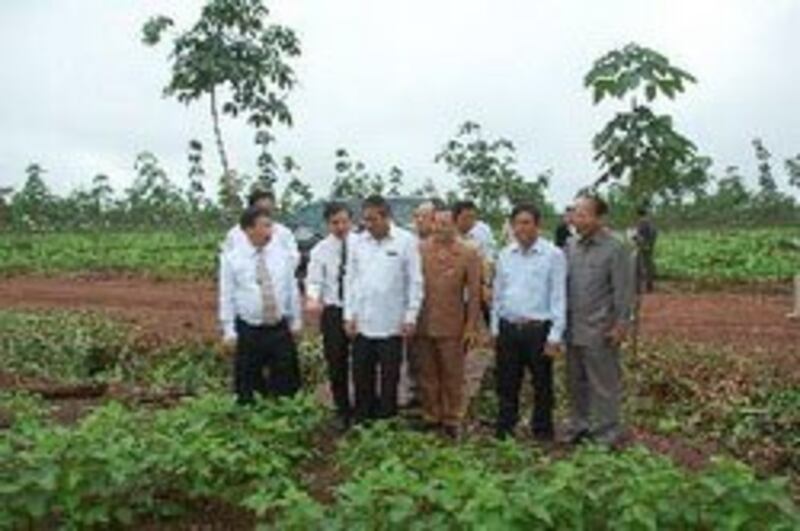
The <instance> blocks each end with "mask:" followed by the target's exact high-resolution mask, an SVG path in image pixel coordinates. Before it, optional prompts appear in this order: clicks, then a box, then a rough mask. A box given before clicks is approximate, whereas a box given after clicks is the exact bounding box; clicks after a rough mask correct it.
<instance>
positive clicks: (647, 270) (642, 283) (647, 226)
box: [633, 207, 658, 293]
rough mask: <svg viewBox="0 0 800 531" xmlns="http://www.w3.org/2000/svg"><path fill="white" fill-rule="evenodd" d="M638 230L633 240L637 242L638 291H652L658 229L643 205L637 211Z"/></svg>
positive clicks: (654, 276)
mask: <svg viewBox="0 0 800 531" xmlns="http://www.w3.org/2000/svg"><path fill="white" fill-rule="evenodd" d="M637 214H638V216H639V219H638V221H637V222H636V231H635V232H634V236H633V240H634V242H635V243H636V251H637V253H636V279H637V292H638V293H652V291H653V285H654V283H655V278H656V262H655V249H656V239H657V238H658V231H657V230H656V227H655V225H654V224H653V221H652V220H651V219H650V217H649V216H648V214H647V209H646V208H644V207H642V208H640V209H639V210H638V211H637Z"/></svg>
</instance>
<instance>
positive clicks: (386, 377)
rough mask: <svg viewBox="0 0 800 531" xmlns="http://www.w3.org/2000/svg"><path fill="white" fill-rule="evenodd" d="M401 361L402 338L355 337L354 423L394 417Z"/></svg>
mask: <svg viewBox="0 0 800 531" xmlns="http://www.w3.org/2000/svg"><path fill="white" fill-rule="evenodd" d="M402 359H403V340H402V338H401V337H399V336H398V337H390V338H386V339H371V338H367V337H364V336H363V335H358V336H356V339H355V342H354V343H353V376H354V380H355V387H356V407H355V417H356V421H359V422H362V421H365V420H369V419H377V418H390V417H394V416H395V415H397V387H398V384H399V383H400V365H401V362H402ZM378 383H380V385H378Z"/></svg>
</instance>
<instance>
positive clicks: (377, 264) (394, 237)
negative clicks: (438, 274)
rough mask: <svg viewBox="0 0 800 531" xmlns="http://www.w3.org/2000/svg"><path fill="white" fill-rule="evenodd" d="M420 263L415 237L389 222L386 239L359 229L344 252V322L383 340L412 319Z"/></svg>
mask: <svg viewBox="0 0 800 531" xmlns="http://www.w3.org/2000/svg"><path fill="white" fill-rule="evenodd" d="M422 294H423V289H422V266H421V264H420V257H419V246H418V243H417V239H416V238H415V237H414V236H413V235H412V234H411V233H410V232H409V231H407V230H405V229H401V228H400V227H397V226H396V225H392V226H391V228H390V229H389V233H388V234H387V235H386V237H385V238H383V239H381V240H376V239H375V238H374V237H373V236H372V235H371V234H370V233H369V232H366V231H365V232H363V233H361V234H360V235H359V236H358V237H357V238H356V241H355V244H354V245H353V250H352V252H350V253H349V259H348V265H347V274H346V276H345V306H344V318H345V320H346V321H355V323H356V327H357V329H358V333H359V334H361V335H363V336H365V337H368V338H371V339H384V338H389V337H392V336H398V335H400V334H401V333H402V329H403V325H404V324H414V323H416V321H417V315H418V314H419V310H420V306H421V305H422Z"/></svg>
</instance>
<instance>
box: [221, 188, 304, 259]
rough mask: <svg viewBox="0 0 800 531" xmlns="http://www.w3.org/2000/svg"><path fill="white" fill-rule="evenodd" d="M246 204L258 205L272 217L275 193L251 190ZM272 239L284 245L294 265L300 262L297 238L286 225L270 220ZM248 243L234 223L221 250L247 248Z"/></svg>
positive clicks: (249, 205)
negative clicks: (238, 247)
mask: <svg viewBox="0 0 800 531" xmlns="http://www.w3.org/2000/svg"><path fill="white" fill-rule="evenodd" d="M247 206H248V208H249V207H258V208H260V209H261V210H265V211H266V212H267V213H269V215H270V217H271V218H272V217H273V216H274V214H275V194H273V193H272V192H270V191H267V190H253V191H252V192H251V193H250V195H249V196H248V198H247ZM272 241H274V242H275V243H277V244H279V245H282V246H283V247H285V248H286V249H287V250H288V251H289V253H290V256H292V260H294V267H297V264H299V263H300V250H299V248H298V246H297V239H296V238H295V237H294V234H292V231H290V230H289V228H288V227H286V225H283V224H282V223H279V222H278V221H276V220H274V219H273V220H272ZM248 244H249V241H248V238H247V235H246V234H245V232H244V231H243V230H242V227H241V226H239V225H238V224H237V225H234V226H233V227H231V229H230V230H229V231H228V233H227V234H226V235H225V240H224V241H223V242H222V252H227V251H230V250H231V249H233V248H235V247H237V246H240V245H241V246H244V247H245V248H247V246H248Z"/></svg>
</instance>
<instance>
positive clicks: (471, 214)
mask: <svg viewBox="0 0 800 531" xmlns="http://www.w3.org/2000/svg"><path fill="white" fill-rule="evenodd" d="M453 217H454V218H455V222H456V226H457V227H458V232H459V234H460V235H461V237H462V238H464V240H466V241H467V243H470V244H471V245H475V246H476V247H477V248H478V251H479V252H480V256H481V286H482V299H483V300H482V302H481V312H482V314H483V318H484V321H485V322H486V323H487V325H488V323H489V320H490V307H491V300H492V287H491V286H492V279H493V278H494V259H495V250H496V244H495V240H494V236H493V235H492V229H491V228H490V227H489V225H487V224H486V223H484V222H483V221H479V220H478V207H477V206H476V205H475V203H474V202H472V201H470V200H466V201H458V202H457V203H456V204H455V205H454V206H453Z"/></svg>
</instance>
